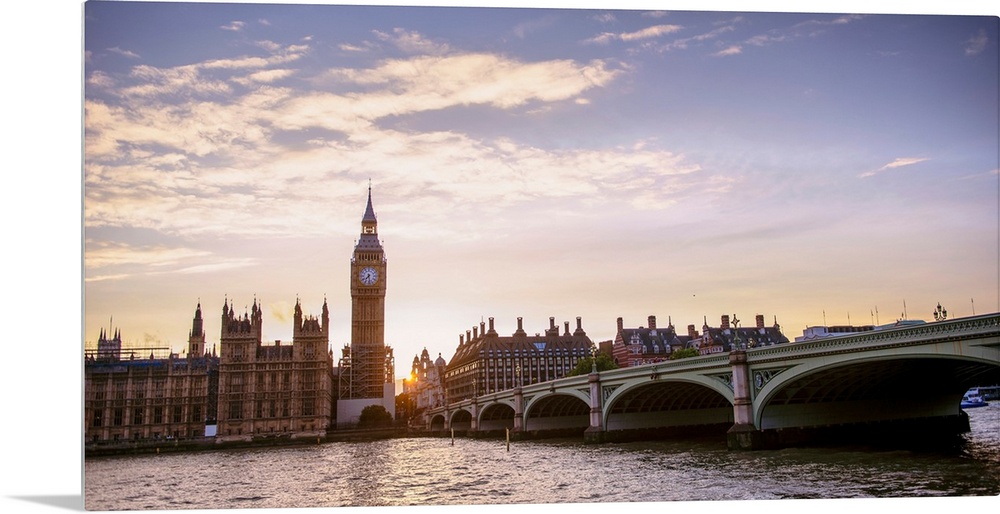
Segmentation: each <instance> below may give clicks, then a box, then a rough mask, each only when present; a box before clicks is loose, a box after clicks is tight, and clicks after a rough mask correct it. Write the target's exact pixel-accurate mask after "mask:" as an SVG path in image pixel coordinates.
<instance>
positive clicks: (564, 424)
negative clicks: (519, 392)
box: [524, 391, 590, 434]
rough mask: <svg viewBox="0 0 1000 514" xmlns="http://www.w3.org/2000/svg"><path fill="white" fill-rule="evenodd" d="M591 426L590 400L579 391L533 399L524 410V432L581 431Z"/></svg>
mask: <svg viewBox="0 0 1000 514" xmlns="http://www.w3.org/2000/svg"><path fill="white" fill-rule="evenodd" d="M588 426H590V404H589V403H588V398H587V397H585V396H584V395H583V394H582V393H578V392H577V391H561V392H558V393H548V394H542V395H540V396H536V397H534V398H532V399H531V400H530V401H529V402H528V405H527V406H525V409H524V430H525V431H528V432H537V431H542V430H545V431H577V430H578V431H579V432H580V433H581V434H582V433H583V431H584V430H586V429H587V427H588Z"/></svg>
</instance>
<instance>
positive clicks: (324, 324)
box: [84, 186, 395, 445]
mask: <svg viewBox="0 0 1000 514" xmlns="http://www.w3.org/2000/svg"><path fill="white" fill-rule="evenodd" d="M386 268H387V267H386V259H385V253H384V251H383V248H382V244H381V242H380V241H379V238H378V221H377V219H376V216H375V210H374V209H373V207H372V198H371V187H370V186H369V188H368V204H367V206H366V208H365V212H364V215H363V216H362V219H361V235H360V237H359V239H358V242H357V244H356V245H355V247H354V252H353V255H352V257H351V262H350V271H351V341H350V344H349V345H347V346H345V347H344V348H343V350H342V353H341V355H340V356H339V358H338V359H337V362H336V363H335V362H334V360H335V359H334V354H333V352H332V350H329V341H330V339H329V336H330V312H329V308H328V306H327V304H326V301H325V300H324V302H323V306H322V309H321V312H322V313H321V315H320V316H319V317H318V318H316V317H314V316H303V311H302V305H301V304H300V302H299V300H298V299H296V302H295V312H294V321H293V322H294V326H293V337H292V341H291V343H290V344H289V343H282V342H281V341H274V342H273V343H268V344H265V343H264V341H262V323H263V321H262V319H263V313H262V310H261V306H259V305H258V304H257V299H256V298H254V301H253V305H252V307H251V308H250V310H249V312H244V313H242V314H239V313H237V312H236V308H235V302H232V301H231V300H230V299H229V298H225V299H224V300H223V305H222V313H221V333H220V335H219V351H218V353H216V351H215V348H214V346H213V348H212V350H211V351H209V349H208V348H207V346H206V334H205V331H204V318H203V316H202V306H201V303H200V302H199V303H198V305H197V307H196V308H195V313H194V318H193V319H192V322H191V330H190V333H189V337H188V346H187V354H186V356H185V357H180V356H178V355H177V354H173V353H171V352H170V350H169V349H168V348H128V349H123V348H122V340H121V333H120V331H115V332H114V333H112V332H111V331H110V330H109V331H107V332H106V331H104V330H102V331H101V333H100V336H99V338H98V343H97V348H96V349H88V350H85V355H84V357H85V358H84V441H85V444H86V445H100V444H104V443H116V442H128V441H150V440H152V441H156V440H168V439H174V440H180V439H190V438H204V437H213V436H214V438H215V440H216V441H252V440H254V439H257V438H272V437H283V438H293V439H294V438H315V437H319V436H322V435H324V434H326V432H327V430H330V429H332V428H335V427H351V426H353V425H355V424H356V423H357V422H358V419H359V417H360V414H361V411H362V410H363V409H364V408H365V407H367V406H369V405H381V406H383V407H384V408H385V409H386V410H387V411H388V412H389V413H390V414H394V412H395V391H394V379H393V375H394V358H393V354H392V348H391V347H389V346H386V344H385V293H386V276H387V274H386Z"/></svg>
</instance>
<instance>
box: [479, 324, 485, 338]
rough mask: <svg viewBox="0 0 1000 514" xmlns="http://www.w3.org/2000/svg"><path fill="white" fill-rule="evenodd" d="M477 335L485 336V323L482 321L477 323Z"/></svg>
mask: <svg viewBox="0 0 1000 514" xmlns="http://www.w3.org/2000/svg"><path fill="white" fill-rule="evenodd" d="M479 333H480V334H482V335H486V323H485V322H483V321H480V322H479Z"/></svg>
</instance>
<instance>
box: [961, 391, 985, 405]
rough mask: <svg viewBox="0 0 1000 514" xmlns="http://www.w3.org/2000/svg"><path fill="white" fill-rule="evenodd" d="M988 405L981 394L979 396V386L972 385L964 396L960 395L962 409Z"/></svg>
mask: <svg viewBox="0 0 1000 514" xmlns="http://www.w3.org/2000/svg"><path fill="white" fill-rule="evenodd" d="M987 405H989V404H988V403H986V400H984V399H983V397H982V396H979V388H978V387H973V388H972V389H969V390H968V391H966V392H965V396H963V397H962V408H963V409H975V408H976V407H986V406H987Z"/></svg>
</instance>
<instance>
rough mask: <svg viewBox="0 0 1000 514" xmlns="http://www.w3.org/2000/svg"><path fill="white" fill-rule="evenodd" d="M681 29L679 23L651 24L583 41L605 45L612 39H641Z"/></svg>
mask: <svg viewBox="0 0 1000 514" xmlns="http://www.w3.org/2000/svg"><path fill="white" fill-rule="evenodd" d="M681 29H683V27H681V26H680V25H653V26H652V27H646V28H644V29H642V30H637V31H634V32H619V33H612V32H604V33H602V34H598V35H597V36H594V37H592V38H590V39H587V40H585V41H584V42H585V43H594V44H599V45H605V44H608V43H611V42H613V41H624V42H633V41H639V40H643V39H652V38H658V37H661V36H664V35H666V34H671V33H674V32H677V31H679V30H681Z"/></svg>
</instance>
